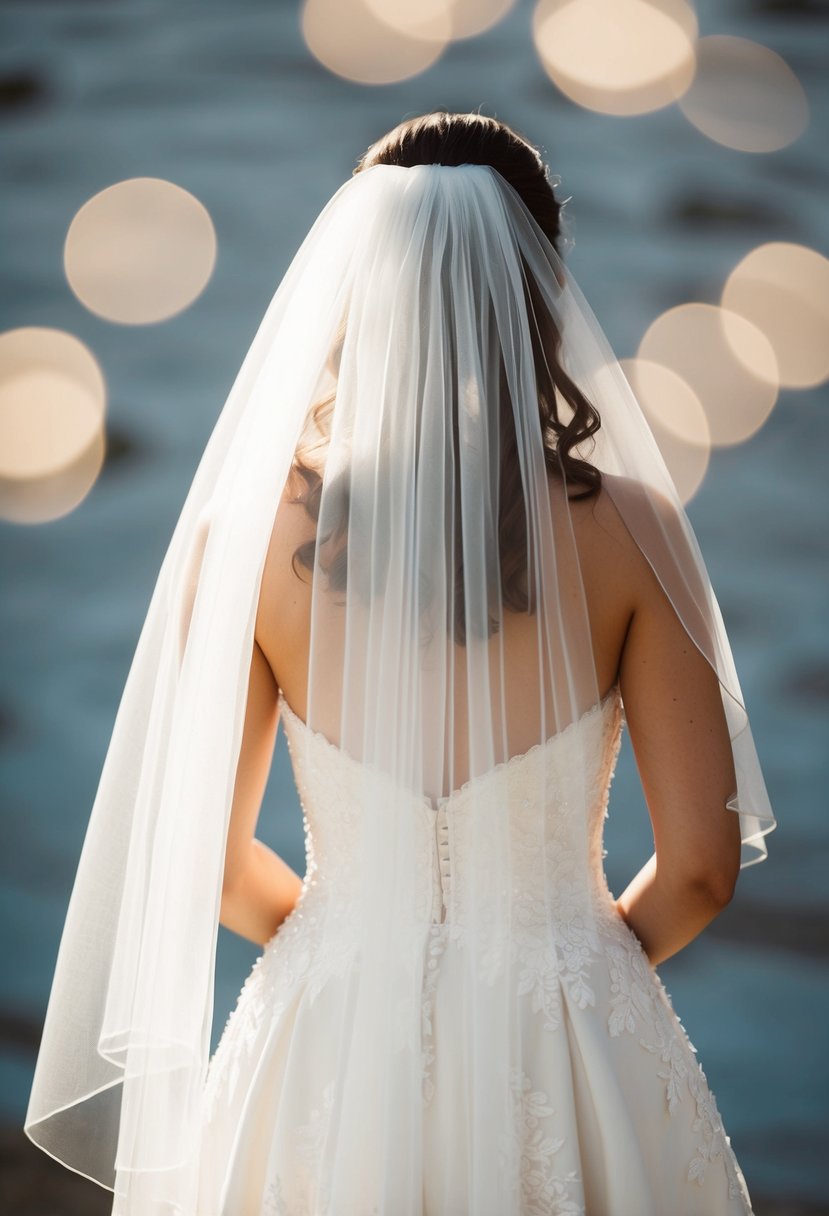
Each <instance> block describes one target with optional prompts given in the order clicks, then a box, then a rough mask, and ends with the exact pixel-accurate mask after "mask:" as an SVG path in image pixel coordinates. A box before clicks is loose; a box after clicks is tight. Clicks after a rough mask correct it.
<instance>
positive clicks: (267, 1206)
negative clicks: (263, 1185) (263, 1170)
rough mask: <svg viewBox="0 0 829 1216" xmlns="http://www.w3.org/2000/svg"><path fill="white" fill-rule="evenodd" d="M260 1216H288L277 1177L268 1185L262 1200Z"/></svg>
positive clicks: (279, 1179)
mask: <svg viewBox="0 0 829 1216" xmlns="http://www.w3.org/2000/svg"><path fill="white" fill-rule="evenodd" d="M262 1216H290V1214H289V1211H288V1203H287V1200H286V1199H285V1195H284V1192H283V1190H282V1179H281V1178H280V1177H279V1175H277V1177H276V1178H274V1179H273V1181H272V1182H269V1183H268V1187H267V1190H266V1191H265V1196H264V1199H263V1200H262Z"/></svg>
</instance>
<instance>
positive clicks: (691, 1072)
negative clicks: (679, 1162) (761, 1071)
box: [605, 914, 750, 1210]
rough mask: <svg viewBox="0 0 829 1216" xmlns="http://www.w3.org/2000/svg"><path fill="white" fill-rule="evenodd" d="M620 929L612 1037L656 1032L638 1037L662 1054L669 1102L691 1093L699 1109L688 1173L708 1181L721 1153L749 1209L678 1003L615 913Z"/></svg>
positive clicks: (612, 950)
mask: <svg viewBox="0 0 829 1216" xmlns="http://www.w3.org/2000/svg"><path fill="white" fill-rule="evenodd" d="M612 919H613V920H614V921H615V922H616V924H615V932H616V933H619V934H621V935H623V941H624V944H622V945H614V944H612V943H610V942H608V943H607V944H606V945H605V953H606V956H607V960H608V967H609V971H610V979H611V993H612V996H611V1001H610V1005H611V1009H610V1016H609V1018H608V1031H609V1033H610V1035H611V1036H612V1037H614V1038H615V1037H617V1036H618V1035H620V1034H623V1033H629V1034H636V1033H637V1030H641V1032H642V1034H644V1031H645V1030H648V1031H650V1032H651V1036H650V1037H647V1038H646V1037H641V1036H640V1038H639V1043H640V1045H641V1046H642V1047H643V1048H644V1049H645V1050H646V1051H648V1052H650V1053H651V1054H652V1055H656V1056H658V1057H659V1062H660V1064H661V1065H662V1067H661V1068H660V1069H659V1073H658V1075H659V1076H660V1077H661V1078H662V1079H663V1080H664V1082H665V1101H666V1104H667V1108H668V1113H669V1114H671V1115H673V1114H675V1112H676V1111H677V1110H678V1109H679V1107H680V1106H681V1104H682V1098H683V1093H684V1092H685V1091H686V1090H687V1092H689V1093H690V1095H691V1097H692V1099H693V1101H694V1103H695V1108H696V1118H695V1120H694V1123H693V1130H694V1131H695V1132H697V1133H698V1134H699V1135H700V1137H701V1142H700V1143H698V1144H697V1145H696V1155H695V1156H694V1157H693V1159H692V1161H691V1163H690V1165H689V1167H688V1173H687V1180H688V1181H689V1182H697V1183H699V1185H700V1186H702V1185H703V1183H704V1182H705V1177H706V1172H707V1168H708V1166H709V1165H710V1164H711V1162H712V1161H714V1160H716V1159H717V1158H720V1157H721V1158H722V1161H723V1165H724V1167H725V1171H726V1175H727V1178H728V1194H729V1198H731V1199H742V1200H744V1202H745V1204H746V1206H747V1209H748V1210H750V1199H749V1194H748V1188H747V1186H746V1182H745V1178H744V1177H743V1174H742V1171H741V1170H740V1167H739V1165H738V1163H737V1160H736V1157H735V1155H734V1151H733V1149H732V1148H731V1140H730V1137H729V1136H727V1135H726V1132H725V1128H724V1126H723V1121H722V1117H721V1115H720V1112H719V1110H718V1108H717V1103H716V1100H715V1098H714V1095H713V1093H712V1092H711V1089H710V1086H709V1085H708V1081H707V1079H706V1076H705V1073H704V1072H703V1070H702V1067H701V1065H700V1063H699V1060H698V1059H697V1051H696V1048H695V1047H694V1045H693V1043H692V1042H691V1040H690V1039H689V1037H688V1034H687V1032H686V1030H685V1027H684V1026H683V1025H682V1023H681V1022H680V1020H679V1018H678V1017H677V1014H676V1012H675V1010H674V1008H673V1004H672V1002H671V998H670V996H669V994H668V991H667V989H666V988H665V985H664V984H663V982H662V979H661V977H660V976H659V975H658V973H657V972H656V970H655V969H654V968H653V967H652V966H651V964H650V961H649V959H648V956H647V954H646V953H645V950H644V947H643V946H642V943H641V941H640V940H639V938H638V937H637V936H636V934H635V933H634V932H633V931H632V930H631V929H630V927H629V926H628V925H627V924H626V923H625V922H624V921H623V920H622V918H621V917H620V916H618V915H617V914H615V915H614V916H613V918H612Z"/></svg>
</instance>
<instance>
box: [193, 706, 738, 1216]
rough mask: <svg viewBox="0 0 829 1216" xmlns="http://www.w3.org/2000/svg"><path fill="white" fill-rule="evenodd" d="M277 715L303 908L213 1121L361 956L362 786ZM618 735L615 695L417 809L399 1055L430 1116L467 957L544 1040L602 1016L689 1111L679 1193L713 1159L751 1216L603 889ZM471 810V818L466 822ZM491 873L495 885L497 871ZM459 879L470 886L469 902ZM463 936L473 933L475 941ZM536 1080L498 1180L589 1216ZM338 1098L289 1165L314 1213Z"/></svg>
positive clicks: (238, 1023) (217, 1086)
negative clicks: (418, 978) (303, 1007)
mask: <svg viewBox="0 0 829 1216" xmlns="http://www.w3.org/2000/svg"><path fill="white" fill-rule="evenodd" d="M282 704H283V709H284V711H285V712H284V723H285V733H286V739H287V743H288V747H289V750H290V754H291V761H292V765H293V770H294V775H295V779H296V783H297V789H298V791H299V795H300V803H301V807H302V812H303V826H304V829H305V851H306V874H305V878H304V881H303V886H302V892H301V895H300V898H299V900H298V902H297V904H296V906H295V907H294V909H293V911H292V912H291V913H290V915H289V916H288V917H287V918H286V920H285V921H284V922H283V924H282V925H281V926H280V928H279V930H278V932H277V933H276V934H275V935H274V936H273V938H271V940H270V941H269V942H268V943H267V944H266V945H265V947H264V950H263V953H262V955H261V956H260V957H259V958H258V959H257V960H256V963H255V964H254V966H253V969H252V971H251V973H250V974H249V976H248V978H247V980H246V981H245V984H244V986H243V988H242V990H241V992H240V994H239V998H238V1001H237V1004H236V1008H235V1009H234V1010H233V1012H232V1013H231V1015H230V1017H229V1019H228V1022H227V1024H226V1026H225V1028H224V1032H223V1034H222V1036H221V1039H220V1042H219V1046H218V1048H217V1050H216V1052H215V1054H214V1056H213V1058H212V1060H211V1062H210V1066H209V1069H208V1076H207V1082H206V1086H205V1091H204V1110H205V1117H206V1119H207V1120H208V1121H211V1120H212V1119H213V1118H214V1116H215V1115H216V1113H217V1111H218V1110H219V1108H220V1107H221V1106H222V1104H223V1102H225V1101H226V1100H227V1097H228V1095H229V1094H232V1093H233V1092H234V1091H235V1090H236V1088H237V1086H244V1085H245V1084H246V1078H248V1077H249V1076H250V1075H251V1074H252V1073H253V1071H254V1070H255V1065H256V1061H257V1058H258V1055H259V1053H260V1052H261V1051H262V1043H263V1041H264V1036H265V1035H266V1034H267V1032H268V1028H269V1027H273V1026H274V1025H275V1024H276V1023H278V1021H279V1019H280V1018H283V1016H285V1017H290V1006H291V1004H292V1002H295V1001H297V1000H302V1002H303V1004H305V1003H307V1004H309V1005H311V1004H313V1003H314V1002H315V1001H316V1000H317V999H319V997H320V996H321V994H322V993H323V992H324V991H325V989H326V986H327V985H328V984H329V983H330V981H331V980H332V979H333V978H334V977H342V976H344V975H346V974H347V973H348V972H349V969H350V968H352V967H353V966H354V964H355V962H356V961H358V960H357V959H356V956H355V946H354V942H355V939H356V938H357V936H358V935H357V934H355V933H354V932H353V925H352V924H351V922H350V921H349V915H348V910H349V909H351V908H353V907H354V906H356V905H357V903H358V898H357V897H358V894H359V892H358V890H357V887H356V886H355V884H356V883H357V882H358V881H359V879H358V877H357V876H358V875H359V864H358V861H359V858H358V857H357V842H358V841H359V840H360V832H359V830H358V828H359V825H360V818H359V817H360V813H361V801H360V790H361V788H363V787H361V786H360V780H361V774H360V773H359V771H358V770H359V768H360V766H359V765H358V764H357V763H356V761H354V760H352V759H351V758H350V757H348V756H347V755H346V753H344V752H342V751H341V750H340V749H339V748H337V747H336V746H335V745H334V744H332V743H330V742H329V741H328V740H327V739H326V738H325V737H324V736H322V735H320V734H319V733H318V732H315V731H312V730H311V729H310V728H308V727H307V726H306V724H305V723H304V722H303V721H302V720H301V719H299V718H298V717H297V715H296V714H294V713H293V711H292V710H291V708H290V706H288V705H287V702H285V701H284V698H283V702H282ZM623 723H624V711H623V709H622V705H621V699H620V696H619V693H618V689H617V688H614V689H612V690H611V692H610V693H609V694H608V695H607V696H606V697H605V698H603V699H602V701H601V702H599V703H598V704H597V705H596V706H594V707H593V709H592V710H589V711H588V712H587V713H586V714H585V715H583V717H582V719H580V720H579V721H578V722H576V723H572V724H571V725H570V726H569V727H566V728H565V730H564V731H563V732H561V734H560V735H558V736H553V738H552V739H551V740H548V742H547V744H542V745H539V746H537V747H535V748H532V749H530V751H529V752H526V753H524V754H523V755H521V756H517V757H513V758H512V759H511V760H508V761H506V762H505V763H503V764H501V765H498V766H497V769H496V770H494V771H493V773H492V774H484V776H483V777H482V778H473V779H472V780H471V781H469V782H467V783H466V784H465V785H464V786H461V787H460V788H459V789H458V790H456V791H454V792H453V793H452V794H451V795H449V797H448V798H443V799H439V800H438V805H437V806H436V807H435V806H431V805H430V804H429V803H428V802H425V801H420V802H418V801H415V802H414V803H413V811H414V813H415V815H416V817H417V823H418V824H419V825H420V827H421V828H422V834H421V836H420V837H419V838H418V840H419V844H418V849H417V850H416V855H415V856H414V858H413V859H412V861H413V867H414V869H413V874H414V889H415V894H416V903H417V906H418V907H419V908H421V909H422V911H423V919H422V921H421V923H420V924H419V925H415V926H413V927H412V936H411V943H409V941H408V940H406V941H405V942H403V944H402V945H401V950H402V951H405V950H407V949H408V946H409V944H414V946H415V949H416V950H417V951H420V952H422V984H421V987H420V1010H419V1018H418V1019H415V1020H414V1021H413V1020H412V1017H411V1009H410V1008H406V1009H401V1010H400V1017H399V1024H400V1034H399V1042H398V1043H397V1044H396V1046H398V1047H400V1048H411V1049H413V1050H415V1051H416V1052H418V1053H419V1054H420V1060H421V1073H422V1085H421V1101H422V1108H423V1112H424V1117H426V1114H427V1112H428V1111H429V1110H430V1108H431V1107H432V1106H433V1103H434V1099H435V1095H436V1092H437V1087H438V1085H439V1084H440V1080H439V1075H436V1073H435V1066H436V1062H437V1058H438V1050H437V1049H438V1041H437V1038H436V1036H439V1035H440V1034H441V1033H444V1034H447V1033H448V1035H449V1037H450V1038H451V1036H452V1035H453V1034H455V1033H456V1031H457V1028H456V1027H454V1026H450V1027H449V1028H448V1031H447V1030H446V1029H445V1028H443V1027H441V1026H440V1025H439V1022H438V1021H436V1015H437V1013H438V1008H439V1006H438V1000H439V997H440V992H441V989H440V985H441V977H442V972H443V969H444V968H445V967H451V966H455V965H457V964H458V960H459V959H463V957H464V953H465V952H467V951H477V954H475V955H474V959H475V970H474V974H476V975H477V976H478V977H479V978H480V980H481V982H482V983H484V984H489V985H492V984H494V983H495V982H496V981H497V982H501V983H507V984H510V985H511V986H512V990H513V991H514V992H515V994H516V996H517V998H518V1001H519V1003H525V1005H526V1008H527V1009H528V1010H529V1012H530V1014H531V1015H532V1018H538V1019H539V1024H540V1026H541V1027H542V1028H543V1032H544V1034H545V1035H551V1036H552V1035H556V1036H561V1035H565V1034H568V1033H570V1031H569V1027H565V1017H566V1016H567V1017H572V1016H573V1014H574V1013H575V1011H580V1012H584V1013H586V1014H589V1017H590V1019H591V1021H594V1020H595V1019H597V1018H601V1019H602V1020H603V1022H604V1025H605V1030H606V1034H607V1036H608V1040H610V1041H612V1040H622V1039H624V1038H626V1037H630V1038H632V1039H634V1040H635V1041H636V1042H637V1043H638V1044H639V1046H640V1047H641V1048H642V1051H643V1067H644V1061H645V1060H649V1061H652V1063H653V1065H654V1069H653V1071H654V1072H655V1075H656V1076H657V1077H658V1078H659V1081H660V1083H661V1084H662V1085H663V1086H664V1096H665V1110H666V1112H667V1113H668V1115H669V1116H675V1115H676V1114H677V1112H678V1111H680V1110H683V1111H686V1112H690V1114H689V1121H690V1124H691V1126H692V1130H693V1138H692V1139H689V1140H688V1143H687V1152H688V1159H687V1164H686V1166H685V1167H684V1168H685V1173H686V1179H687V1182H688V1183H689V1184H692V1185H695V1186H699V1187H703V1186H704V1185H705V1183H706V1180H707V1179H709V1178H710V1177H711V1171H712V1166H713V1165H714V1163H718V1168H719V1167H720V1165H721V1166H722V1168H724V1170H725V1175H726V1179H727V1189H728V1197H729V1199H732V1200H736V1201H738V1202H739V1203H740V1204H741V1207H740V1210H741V1211H744V1212H746V1213H750V1212H751V1207H750V1200H749V1195H748V1190H747V1187H746V1184H745V1179H744V1178H743V1175H742V1172H741V1170H740V1167H739V1165H738V1163H737V1161H736V1158H735V1155H734V1153H733V1150H732V1148H731V1142H730V1139H729V1137H728V1136H727V1135H726V1133H725V1130H724V1127H723V1123H722V1119H721V1117H720V1113H719V1110H718V1108H717V1105H716V1102H715V1099H714V1096H713V1094H712V1092H711V1090H710V1088H709V1086H708V1084H707V1080H706V1078H705V1074H704V1073H703V1071H702V1069H701V1068H700V1066H699V1063H698V1061H697V1058H696V1049H695V1048H694V1047H693V1044H691V1042H690V1040H689V1039H688V1036H687V1034H686V1032H685V1029H684V1027H683V1026H682V1024H681V1023H680V1022H679V1020H678V1018H677V1017H676V1014H675V1012H674V1010H673V1007H672V1005H671V1001H670V997H669V996H668V994H667V992H666V990H665V988H664V985H663V984H662V981H661V979H660V977H659V976H658V975H657V973H656V971H655V969H654V968H653V967H652V966H651V964H650V962H649V960H648V958H647V956H646V954H645V952H644V949H643V947H642V945H641V943H640V942H639V940H638V938H637V937H636V936H635V934H634V933H633V932H632V931H631V930H630V928H629V927H628V926H627V924H626V923H625V922H624V921H623V920H622V918H621V917H620V915H619V914H618V912H617V911H616V908H615V906H614V903H613V899H612V896H611V894H610V891H609V889H608V887H607V881H606V878H605V875H604V869H603V861H604V857H605V851H604V849H603V829H604V821H605V819H606V817H607V814H608V804H609V790H610V785H611V782H612V779H613V775H614V772H615V767H616V762H617V759H618V754H619V750H620V744H621V735H622V727H623ZM576 730H578V731H579V732H581V733H582V736H583V741H584V746H585V747H586V748H587V749H588V754H589V755H593V756H594V758H595V764H594V766H593V768H592V769H591V777H592V785H591V788H590V790H589V791H588V805H589V816H588V822H587V823H586V824H585V823H583V822H581V821H580V820H581V818H582V817H581V816H580V815H577V814H574V813H572V811H570V810H569V808H571V807H574V808H575V807H580V806H584V804H585V797H584V791H583V790H581V789H579V788H577V787H573V786H572V781H573V776H572V771H573V770H574V769H578V768H579V766H577V765H572V764H568V751H567V748H566V747H565V746H563V743H564V741H566V739H567V737H568V734H569V733H571V732H575V731H576ZM380 779H382V778H380ZM485 780H489V781H490V784H491V785H492V787H493V792H494V796H493V797H492V798H490V799H489V800H487V798H486V797H483V798H473V797H472V794H473V792H477V791H478V790H479V787H480V784H481V783H482V782H483V781H485ZM473 806H474V810H475V814H474V815H473V814H468V813H467V811H468V810H469V809H470V807H473ZM539 807H543V808H545V809H544V810H539ZM505 815H506V818H505ZM418 830H420V828H419V829H418ZM505 831H506V832H507V833H508V839H509V858H510V866H511V871H510V873H511V880H510V883H509V885H508V889H506V890H504V889H503V888H499V889H498V890H497V891H492V893H491V894H490V893H489V889H488V886H487V860H488V857H492V858H493V859H497V858H499V857H500V856H501V855H502V854H499V852H498V850H499V849H503V844H504V832H505ZM492 870H493V873H496V872H497V873H500V871H498V870H497V869H496V866H495V864H494V862H493V866H492ZM470 873H475V874H476V876H477V877H476V881H475V883H474V890H473V884H470V882H469V881H468V875H469V874H470ZM550 890H553V891H554V896H553V903H552V906H551V905H550V902H549V900H550V896H549V894H548V892H549V891H550ZM476 892H477V895H476ZM481 892H483V894H484V896H485V898H484V900H483V903H482V902H481ZM476 900H477V902H476ZM473 913H474V915H473ZM470 924H474V925H475V930H476V932H475V934H474V938H473V935H471V934H470V932H469V931H468V926H469V925H470ZM418 942H419V945H418ZM450 948H451V949H450ZM450 953H451V954H452V955H453V957H452V958H450V957H449V955H450ZM597 967H598V968H599V969H600V975H601V977H602V983H601V989H602V997H601V999H599V996H598V987H597V982H596V981H597V972H596V970H595V969H596V968H597ZM608 991H609V998H608V996H607V995H606V994H607V992H608ZM565 1009H566V1014H565ZM449 1016H451V1012H450V1015H449ZM413 1027H415V1028H416V1035H417V1040H416V1042H415V1041H414V1039H413V1037H412V1036H413V1033H415V1032H413V1029H412V1028H413ZM551 1058H552V1056H551ZM533 1071H534V1070H533V1066H532V1062H531V1061H530V1060H527V1061H524V1063H523V1065H521V1066H518V1067H514V1068H513V1070H512V1073H511V1078H510V1080H511V1092H512V1095H513V1103H514V1108H513V1115H514V1118H513V1124H512V1133H513V1134H512V1137H511V1139H510V1140H509V1143H504V1144H502V1146H501V1151H502V1160H503V1166H504V1177H505V1178H510V1179H511V1185H512V1186H513V1188H514V1189H513V1192H512V1193H513V1194H514V1195H520V1204H521V1207H520V1212H521V1216H541V1213H544V1214H545V1216H548V1214H553V1213H555V1214H559V1216H584V1212H585V1209H584V1206H583V1205H584V1190H583V1182H582V1179H581V1178H580V1176H579V1173H578V1171H577V1170H575V1169H569V1170H567V1169H560V1168H558V1169H557V1168H556V1160H557V1159H558V1160H564V1159H565V1156H566V1154H567V1153H569V1154H570V1157H569V1163H570V1164H572V1162H574V1161H576V1162H577V1161H578V1160H579V1148H578V1143H576V1144H575V1146H574V1145H573V1144H572V1143H570V1144H568V1137H566V1136H564V1135H562V1134H560V1133H561V1130H562V1128H564V1129H565V1130H566V1124H557V1123H556V1111H555V1104H554V1101H553V1100H551V1098H550V1096H549V1093H548V1092H547V1089H545V1088H544V1085H545V1082H544V1081H542V1079H541V1077H540V1076H533V1075H532V1074H533ZM441 1075H442V1074H441ZM548 1088H549V1084H548ZM335 1099H336V1094H335V1083H334V1081H333V1079H332V1080H330V1081H328V1082H327V1083H326V1084H325V1085H324V1086H323V1087H322V1088H321V1090H320V1091H319V1092H318V1094H317V1099H316V1101H315V1104H314V1105H312V1106H311V1107H310V1108H309V1112H310V1113H309V1114H308V1116H307V1118H306V1119H305V1121H304V1122H302V1123H301V1124H300V1126H299V1127H298V1128H296V1129H295V1140H294V1143H293V1147H292V1150H291V1157H292V1160H293V1161H294V1162H295V1163H297V1165H296V1168H300V1165H301V1168H302V1169H303V1170H304V1171H308V1174H309V1176H310V1177H311V1178H313V1180H314V1183H313V1184H314V1201H313V1202H314V1207H313V1210H314V1211H315V1212H322V1211H327V1210H328V1209H327V1207H326V1201H327V1195H326V1187H325V1182H324V1179H323V1177H322V1174H323V1170H322V1162H321V1158H322V1156H323V1154H324V1145H325V1142H326V1134H327V1130H328V1127H329V1121H330V1115H331V1111H332V1108H333V1104H334V1102H335ZM572 1134H573V1135H574V1136H575V1134H576V1133H575V1129H573V1132H572ZM515 1170H517V1171H518V1176H517V1177H516V1176H514V1175H513V1173H512V1172H513V1171H515ZM294 1185H295V1183H294V1181H293V1180H292V1181H291V1186H294ZM706 1194H707V1192H706ZM289 1198H290V1206H289V1202H288V1200H289ZM289 1210H290V1211H291V1213H292V1216H293V1214H294V1213H298V1212H299V1211H300V1210H303V1208H302V1207H299V1208H298V1207H297V1205H296V1202H295V1198H294V1195H293V1192H292V1191H290V1190H289V1189H288V1175H287V1174H285V1175H284V1176H280V1174H279V1171H278V1170H276V1172H274V1171H273V1170H272V1171H271V1173H270V1175H269V1178H268V1182H267V1185H266V1187H265V1190H264V1193H263V1196H262V1211H261V1216H285V1214H286V1213H287V1212H288V1211H289ZM309 1210H310V1209H309ZM731 1210H732V1209H729V1212H730V1211H731Z"/></svg>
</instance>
